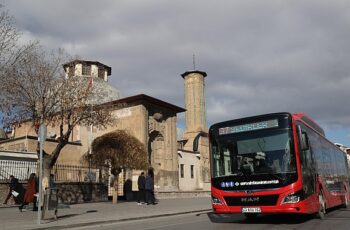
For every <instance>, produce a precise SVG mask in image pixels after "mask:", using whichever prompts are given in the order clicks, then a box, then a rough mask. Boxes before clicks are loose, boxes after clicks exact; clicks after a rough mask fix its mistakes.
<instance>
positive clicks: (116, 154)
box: [85, 130, 148, 203]
mask: <svg viewBox="0 0 350 230" xmlns="http://www.w3.org/2000/svg"><path fill="white" fill-rule="evenodd" d="M91 148H92V149H91V150H92V151H91V155H90V154H86V155H85V159H86V160H87V161H89V160H91V162H92V163H93V164H94V165H96V166H101V165H106V164H108V165H109V166H110V167H111V173H112V174H113V175H114V182H113V187H114V192H113V203H116V202H117V195H118V194H117V191H118V178H119V174H120V172H121V171H122V169H146V168H147V166H148V160H147V150H146V146H145V145H144V144H143V143H141V142H140V141H139V140H138V139H137V138H136V137H134V136H132V135H130V134H128V133H127V132H126V131H125V130H116V131H113V132H110V133H106V134H104V135H102V136H100V137H97V138H96V139H95V140H94V141H93V142H92V145H91Z"/></svg>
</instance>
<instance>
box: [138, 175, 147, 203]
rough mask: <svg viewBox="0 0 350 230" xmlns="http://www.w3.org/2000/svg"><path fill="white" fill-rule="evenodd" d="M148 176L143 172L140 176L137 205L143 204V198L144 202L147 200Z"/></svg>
mask: <svg viewBox="0 0 350 230" xmlns="http://www.w3.org/2000/svg"><path fill="white" fill-rule="evenodd" d="M145 185H146V177H145V173H144V172H141V174H140V176H139V178H138V179H137V186H138V188H139V192H138V194H137V195H138V196H137V205H141V199H142V201H143V202H146V197H145V196H146V193H145Z"/></svg>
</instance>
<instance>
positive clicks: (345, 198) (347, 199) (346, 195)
mask: <svg viewBox="0 0 350 230" xmlns="http://www.w3.org/2000/svg"><path fill="white" fill-rule="evenodd" d="M342 207H343V208H348V207H349V198H348V192H347V191H346V190H345V194H344V203H343V205H342Z"/></svg>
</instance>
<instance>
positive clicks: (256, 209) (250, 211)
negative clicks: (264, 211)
mask: <svg viewBox="0 0 350 230" xmlns="http://www.w3.org/2000/svg"><path fill="white" fill-rule="evenodd" d="M242 213H261V208H242Z"/></svg>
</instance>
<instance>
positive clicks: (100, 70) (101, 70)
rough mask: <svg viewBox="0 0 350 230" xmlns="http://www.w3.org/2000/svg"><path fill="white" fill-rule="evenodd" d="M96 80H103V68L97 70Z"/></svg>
mask: <svg viewBox="0 0 350 230" xmlns="http://www.w3.org/2000/svg"><path fill="white" fill-rule="evenodd" d="M98 78H101V79H104V78H105V70H104V69H103V68H99V69H98Z"/></svg>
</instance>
